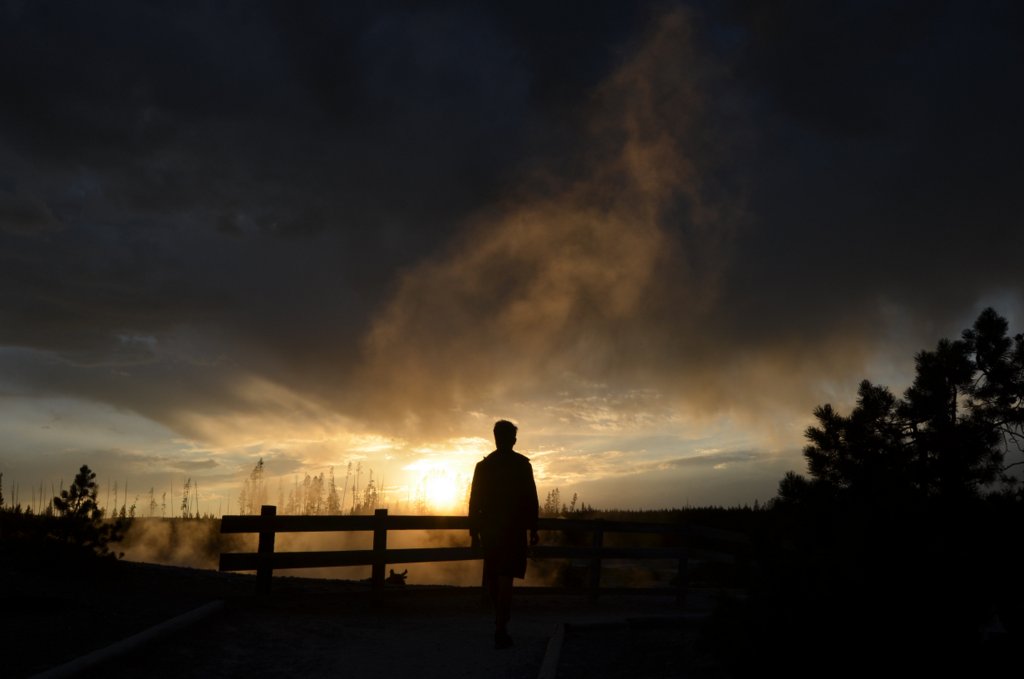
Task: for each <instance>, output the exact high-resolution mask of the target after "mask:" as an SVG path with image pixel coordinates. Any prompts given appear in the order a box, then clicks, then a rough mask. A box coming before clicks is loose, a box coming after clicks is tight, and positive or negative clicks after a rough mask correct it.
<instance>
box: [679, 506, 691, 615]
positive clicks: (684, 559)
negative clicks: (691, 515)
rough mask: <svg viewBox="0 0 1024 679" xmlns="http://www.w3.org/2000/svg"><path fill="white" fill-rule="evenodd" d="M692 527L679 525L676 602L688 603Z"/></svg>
mask: <svg viewBox="0 0 1024 679" xmlns="http://www.w3.org/2000/svg"><path fill="white" fill-rule="evenodd" d="M689 568H690V527H689V526H688V525H684V526H680V527H679V572H678V573H677V574H676V604H677V605H678V606H685V605H686V590H687V587H688V586H689V580H690V574H689V572H688V571H689Z"/></svg>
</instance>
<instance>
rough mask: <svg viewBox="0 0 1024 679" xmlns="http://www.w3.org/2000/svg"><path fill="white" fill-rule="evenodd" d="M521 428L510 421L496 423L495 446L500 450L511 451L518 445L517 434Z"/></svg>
mask: <svg viewBox="0 0 1024 679" xmlns="http://www.w3.org/2000/svg"><path fill="white" fill-rule="evenodd" d="M518 431H519V428H518V427H517V426H516V425H514V424H512V423H511V422H509V421H508V420H498V421H497V422H495V423H494V445H496V446H497V447H498V450H511V449H512V446H514V445H515V444H516V432H518Z"/></svg>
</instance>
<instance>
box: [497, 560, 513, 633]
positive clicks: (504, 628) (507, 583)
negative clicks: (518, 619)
mask: <svg viewBox="0 0 1024 679" xmlns="http://www.w3.org/2000/svg"><path fill="white" fill-rule="evenodd" d="M494 582H495V587H494V591H495V597H494V645H495V646H496V647H497V648H508V647H509V646H511V645H512V637H510V636H509V634H508V621H509V620H510V619H511V617H512V576H511V575H498V576H495V577H494Z"/></svg>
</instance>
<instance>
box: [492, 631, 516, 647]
mask: <svg viewBox="0 0 1024 679" xmlns="http://www.w3.org/2000/svg"><path fill="white" fill-rule="evenodd" d="M512 646H514V644H513V643H512V637H510V636H509V635H508V632H495V633H494V647H495V648H498V649H501V648H512Z"/></svg>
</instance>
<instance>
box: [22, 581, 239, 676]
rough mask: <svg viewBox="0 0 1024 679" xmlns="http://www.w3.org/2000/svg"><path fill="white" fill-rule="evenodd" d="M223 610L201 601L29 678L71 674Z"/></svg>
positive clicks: (219, 604)
mask: <svg viewBox="0 0 1024 679" xmlns="http://www.w3.org/2000/svg"><path fill="white" fill-rule="evenodd" d="M222 610H224V602H223V601H220V600H218V601H211V602H210V603H208V604H204V605H202V606H200V607H199V608H195V609H193V610H191V611H189V612H188V613H182V614H181V615H179V616H176V617H173V618H171V619H170V620H165V621H164V622H162V623H160V624H158V625H154V626H152V627H150V628H149V629H146V630H143V631H141V632H139V633H138V634H133V635H132V636H130V637H128V638H126V639H122V640H121V641H118V642H116V643H114V644H111V645H110V646H107V647H105V648H101V649H99V650H96V651H93V652H92V653H87V654H86V655H83V656H79V657H77V658H75V659H74V660H71V661H69V662H66V663H64V664H63V665H58V666H57V667H54V668H51V669H48V670H46V671H45V672H40V673H39V674H37V675H35V676H33V677H32V678H31V679H63V678H64V677H74V676H76V675H77V674H79V673H81V672H83V671H85V670H87V669H89V668H90V667H94V666H96V665H98V664H100V663H102V662H106V661H107V660H110V659H112V658H116V657H118V656H120V655H124V654H125V653H129V652H131V651H134V650H135V649H137V648H139V647H141V646H143V645H144V644H147V643H149V642H150V641H153V640H154V639H158V638H160V637H163V636H166V635H168V634H171V633H172V632H177V631H178V630H180V629H183V628H185V627H188V626H189V625H193V624H195V623H197V622H199V621H200V620H203V619H204V618H208V617H209V616H211V615H213V614H214V613H219V612H221V611H222Z"/></svg>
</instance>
